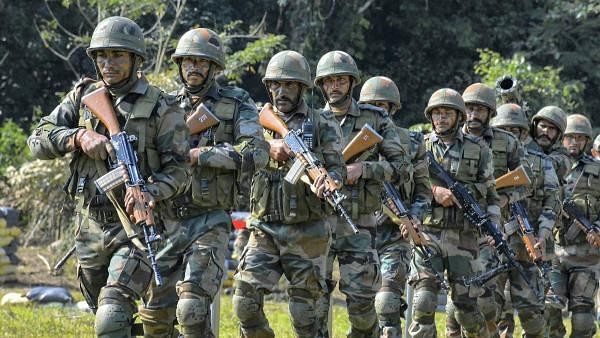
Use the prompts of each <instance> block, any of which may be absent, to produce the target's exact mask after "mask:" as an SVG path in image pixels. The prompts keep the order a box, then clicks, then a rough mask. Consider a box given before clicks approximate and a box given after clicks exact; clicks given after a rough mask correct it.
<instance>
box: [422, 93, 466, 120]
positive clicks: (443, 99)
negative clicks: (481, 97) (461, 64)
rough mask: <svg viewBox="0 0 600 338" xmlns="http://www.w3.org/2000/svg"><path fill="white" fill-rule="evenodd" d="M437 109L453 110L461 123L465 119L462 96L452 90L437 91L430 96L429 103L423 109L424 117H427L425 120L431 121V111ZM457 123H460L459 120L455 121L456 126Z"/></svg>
mask: <svg viewBox="0 0 600 338" xmlns="http://www.w3.org/2000/svg"><path fill="white" fill-rule="evenodd" d="M437 107H450V108H454V109H456V110H457V111H458V112H459V113H460V118H461V119H462V121H464V120H465V118H466V111H467V108H466V107H465V102H464V101H463V99H462V96H460V94H459V93H458V92H457V91H456V90H454V89H450V88H442V89H438V90H436V91H435V92H434V93H433V94H432V95H431V97H430V98H429V102H428V103H427V108H425V117H427V120H429V121H431V110H432V109H433V108H437ZM458 122H460V119H459V121H457V123H456V124H457V125H458Z"/></svg>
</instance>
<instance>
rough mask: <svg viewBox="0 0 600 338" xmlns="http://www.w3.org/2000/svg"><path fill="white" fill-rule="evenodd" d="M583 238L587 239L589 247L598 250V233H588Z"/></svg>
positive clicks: (599, 240) (599, 236)
mask: <svg viewBox="0 0 600 338" xmlns="http://www.w3.org/2000/svg"><path fill="white" fill-rule="evenodd" d="M585 238H586V239H587V241H588V243H590V245H591V246H593V247H596V248H600V234H599V233H597V232H595V231H590V232H588V234H587V235H586V236H585Z"/></svg>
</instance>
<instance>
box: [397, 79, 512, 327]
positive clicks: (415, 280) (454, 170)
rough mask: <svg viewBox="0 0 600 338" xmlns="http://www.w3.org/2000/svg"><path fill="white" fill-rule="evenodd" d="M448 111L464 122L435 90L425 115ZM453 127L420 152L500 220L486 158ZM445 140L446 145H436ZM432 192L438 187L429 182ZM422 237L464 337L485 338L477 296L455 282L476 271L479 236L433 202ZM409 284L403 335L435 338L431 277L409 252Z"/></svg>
mask: <svg viewBox="0 0 600 338" xmlns="http://www.w3.org/2000/svg"><path fill="white" fill-rule="evenodd" d="M442 106H443V107H449V108H453V109H455V110H456V111H458V112H459V116H460V117H462V120H464V117H465V110H466V108H465V105H464V102H463V100H462V98H461V96H460V94H458V93H457V92H456V91H454V90H452V89H447V88H445V89H440V90H438V91H436V92H435V93H434V94H433V95H432V96H431V99H430V100H429V104H428V106H427V109H426V110H425V115H426V116H427V118H428V119H430V120H431V115H430V114H431V110H432V109H434V108H436V107H442ZM460 120H461V118H459V119H458V120H457V122H456V125H455V127H454V130H453V131H452V134H448V135H438V134H436V133H435V132H433V133H431V134H429V135H427V136H426V137H425V146H426V148H427V149H428V150H430V151H432V153H433V154H434V156H435V157H436V159H438V162H440V164H441V165H442V166H443V167H444V168H445V169H446V170H447V171H448V173H449V174H450V175H451V176H452V177H454V178H455V179H456V180H457V181H459V182H461V183H463V184H465V185H466V187H467V188H468V189H469V190H470V191H471V193H472V194H473V195H474V197H475V199H476V200H478V202H479V204H480V205H481V206H482V207H483V208H484V209H487V211H488V213H489V214H490V215H491V216H492V217H493V218H494V219H495V220H497V219H499V217H500V208H499V206H498V203H499V197H498V194H497V193H496V189H495V188H494V177H493V169H492V153H491V151H490V149H489V148H488V147H487V145H486V144H485V143H484V142H482V141H480V140H479V139H478V138H476V137H473V136H470V135H467V134H464V133H463V132H462V131H461V130H460V129H459V128H458V124H459V123H460ZM442 137H443V138H444V139H448V138H450V140H449V141H450V142H452V144H451V145H449V146H446V144H445V143H444V142H443V141H442ZM431 183H432V186H434V187H435V186H439V185H441V184H443V183H442V182H441V181H440V180H439V179H438V178H436V177H435V176H432V177H431ZM423 225H424V229H423V230H424V232H426V233H427V234H428V235H429V236H430V237H431V245H430V248H431V250H432V251H433V253H434V255H433V258H432V260H431V263H432V265H433V268H434V269H436V270H437V271H439V272H440V273H442V274H443V271H444V270H446V272H447V277H448V281H449V284H450V296H451V299H452V302H453V304H454V307H455V316H456V319H457V321H458V324H459V325H460V326H461V327H462V331H463V334H464V335H465V336H466V337H488V333H487V329H486V326H485V319H484V317H483V315H482V313H481V311H480V310H479V308H478V305H477V297H478V296H481V294H482V290H481V289H480V288H476V287H468V288H466V287H465V286H464V284H462V282H461V280H462V277H464V276H469V275H472V274H473V273H475V272H478V271H479V263H478V261H477V258H478V256H479V244H478V240H479V237H480V234H479V230H478V229H476V228H475V227H474V226H473V225H471V224H469V222H468V221H467V220H466V218H464V215H463V213H462V211H461V209H459V208H458V207H457V206H452V207H448V208H444V207H442V206H441V205H440V204H438V203H437V202H436V201H435V200H433V201H432V205H431V208H430V209H429V210H428V211H427V212H426V214H425V217H424V222H423ZM411 264H412V265H411V274H410V278H409V282H410V283H411V285H413V287H414V289H415V293H414V303H413V322H412V324H411V326H410V329H409V334H410V335H411V337H435V336H436V328H435V308H436V305H437V294H438V293H439V291H440V286H439V284H438V282H437V281H436V277H435V273H434V271H431V268H429V267H428V264H427V263H425V261H424V257H423V256H422V255H421V254H419V253H418V252H415V255H414V257H413V260H412V263H411Z"/></svg>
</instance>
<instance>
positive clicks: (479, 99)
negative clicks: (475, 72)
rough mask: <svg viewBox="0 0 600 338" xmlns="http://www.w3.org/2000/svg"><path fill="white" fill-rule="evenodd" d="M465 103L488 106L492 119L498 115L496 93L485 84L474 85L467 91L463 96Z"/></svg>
mask: <svg viewBox="0 0 600 338" xmlns="http://www.w3.org/2000/svg"><path fill="white" fill-rule="evenodd" d="M462 98H463V101H465V104H467V103H476V104H480V105H483V106H486V107H488V108H489V109H490V111H491V113H490V118H492V117H494V116H495V115H496V92H495V91H494V89H493V88H490V87H488V86H486V85H484V84H483V83H474V84H472V85H470V86H468V87H467V89H465V91H464V92H463V94H462Z"/></svg>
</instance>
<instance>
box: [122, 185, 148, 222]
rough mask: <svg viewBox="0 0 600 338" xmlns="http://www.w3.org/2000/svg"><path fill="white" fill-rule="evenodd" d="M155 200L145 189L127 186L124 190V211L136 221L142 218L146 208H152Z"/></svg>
mask: <svg viewBox="0 0 600 338" xmlns="http://www.w3.org/2000/svg"><path fill="white" fill-rule="evenodd" d="M155 205H156V202H155V201H154V197H153V196H152V195H151V194H150V193H149V192H147V191H142V190H141V189H140V188H139V187H138V186H133V187H127V189H126V191H125V211H126V212H127V214H128V215H130V217H131V218H132V221H133V222H138V221H140V220H142V219H143V218H144V214H145V213H146V210H147V209H154V206H155Z"/></svg>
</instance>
